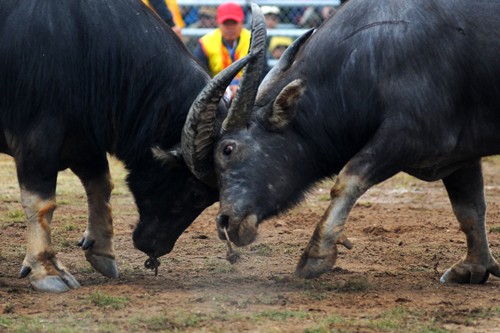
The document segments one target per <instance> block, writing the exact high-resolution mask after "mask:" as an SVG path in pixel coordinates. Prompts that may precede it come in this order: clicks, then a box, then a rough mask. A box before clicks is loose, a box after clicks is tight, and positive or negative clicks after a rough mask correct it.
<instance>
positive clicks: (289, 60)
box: [257, 29, 314, 100]
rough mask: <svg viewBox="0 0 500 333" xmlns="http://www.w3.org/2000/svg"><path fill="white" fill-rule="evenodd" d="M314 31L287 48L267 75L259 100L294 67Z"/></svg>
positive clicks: (260, 90)
mask: <svg viewBox="0 0 500 333" xmlns="http://www.w3.org/2000/svg"><path fill="white" fill-rule="evenodd" d="M313 32H314V29H309V30H308V31H306V32H305V33H304V34H302V35H301V36H300V37H299V38H297V39H296V40H294V41H293V43H292V44H291V45H290V46H289V47H287V49H286V50H285V52H284V53H283V54H282V55H281V57H280V60H279V61H278V63H277V64H276V65H275V66H274V67H273V68H272V69H271V70H270V71H269V73H267V75H266V77H265V78H264V79H263V80H262V83H261V84H260V87H259V92H258V95H257V100H260V96H262V95H263V94H264V93H265V92H267V91H268V90H269V89H271V88H273V87H274V86H275V82H274V80H276V79H277V78H278V77H279V75H280V74H281V73H282V72H284V71H286V70H287V69H288V68H290V66H292V64H293V61H294V60H295V56H296V55H297V53H298V52H299V49H300V47H301V46H302V45H303V44H304V43H305V42H306V40H307V39H308V38H309V37H310V36H311V35H312V34H313Z"/></svg>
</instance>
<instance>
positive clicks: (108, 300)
mask: <svg viewBox="0 0 500 333" xmlns="http://www.w3.org/2000/svg"><path fill="white" fill-rule="evenodd" d="M89 298H90V301H91V302H92V304H94V305H97V306H99V307H103V308H112V309H115V310H117V309H121V308H123V307H125V306H126V305H127V304H128V298H127V297H121V296H111V295H106V294H103V293H101V292H93V293H91V294H90V296H89Z"/></svg>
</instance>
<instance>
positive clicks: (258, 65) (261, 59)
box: [221, 3, 267, 133]
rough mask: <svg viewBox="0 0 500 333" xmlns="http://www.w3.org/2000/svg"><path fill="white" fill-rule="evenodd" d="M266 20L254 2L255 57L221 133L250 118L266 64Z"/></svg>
mask: <svg viewBox="0 0 500 333" xmlns="http://www.w3.org/2000/svg"><path fill="white" fill-rule="evenodd" d="M266 38H267V33H266V20H265V18H264V15H263V14H262V11H261V10H260V7H259V6H258V5H256V4H255V3H252V40H251V42H250V52H251V53H253V54H255V58H254V59H252V61H250V63H249V64H248V66H247V68H246V69H245V73H244V74H243V78H242V79H241V82H240V85H239V88H238V91H237V93H236V97H235V98H234V101H233V102H232V104H231V107H230V108H229V112H228V115H227V117H226V119H224V122H223V123H222V128H221V133H223V132H227V131H230V130H234V129H239V128H244V127H246V126H247V124H248V122H249V120H250V114H251V112H252V108H253V105H254V102H255V96H256V95H257V88H258V87H259V83H260V79H261V77H262V73H263V72H264V67H265V65H266V52H265V48H266Z"/></svg>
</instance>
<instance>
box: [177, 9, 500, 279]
mask: <svg viewBox="0 0 500 333" xmlns="http://www.w3.org/2000/svg"><path fill="white" fill-rule="evenodd" d="M498 13H500V2H498V1H483V0H479V1H470V0H455V1H444V0H441V1H439V0H407V1H399V0H387V1H372V0H351V1H349V2H347V3H346V4H345V5H344V6H343V7H342V8H341V9H340V10H339V11H338V12H337V14H336V15H334V16H333V17H332V18H330V20H328V21H327V22H325V23H324V24H323V25H322V26H321V27H319V28H318V29H317V30H316V31H315V32H314V33H312V32H309V33H307V34H305V35H304V36H302V37H301V38H299V39H298V40H297V41H296V43H295V44H294V45H292V46H291V47H290V48H289V49H288V50H287V53H286V54H285V55H284V56H283V58H281V60H280V61H279V63H278V65H277V67H276V68H274V69H273V70H272V71H271V72H270V73H269V74H268V75H267V76H266V78H265V79H264V81H263V82H262V83H261V84H260V86H259V87H258V93H257V96H256V100H255V101H249V102H248V103H244V104H241V105H240V106H238V107H236V106H235V110H241V111H242V112H238V111H235V112H234V114H241V113H242V114H244V115H245V116H240V117H239V118H238V119H234V118H230V116H228V118H227V119H226V120H225V124H226V125H228V126H225V127H224V126H223V128H222V129H221V130H220V131H219V132H218V133H219V135H218V137H217V139H216V142H215V146H214V156H213V159H214V160H215V172H216V174H217V175H218V181H219V187H220V212H219V213H220V214H219V216H218V220H217V224H218V229H219V233H220V236H221V238H224V228H227V233H228V235H229V238H230V239H231V241H233V242H234V243H236V244H237V245H246V244H249V243H251V242H252V241H253V240H254V239H255V237H256V234H257V228H258V225H259V223H260V222H261V221H262V220H263V219H266V218H268V217H270V216H273V215H275V214H277V213H280V212H283V211H284V210H286V209H287V208H289V207H291V206H292V205H293V204H295V203H297V202H298V201H299V200H300V199H301V198H302V197H303V194H304V193H305V192H306V191H307V190H308V189H309V188H310V187H311V185H313V184H314V183H315V182H316V181H318V180H320V179H323V178H325V177H329V176H331V175H333V174H336V175H338V176H337V177H336V180H335V183H334V185H333V187H332V189H331V203H330V205H329V207H328V209H327V211H326V212H325V214H324V216H323V218H322V219H321V220H320V221H319V223H318V225H317V227H316V229H315V231H314V234H313V236H312V238H311V240H310V242H309V244H308V246H307V247H306V249H305V251H304V253H303V255H302V257H301V259H300V261H299V264H298V267H297V271H296V273H297V274H298V275H299V276H302V277H306V278H309V277H316V276H318V275H320V274H322V273H324V272H327V271H329V270H331V268H332V266H333V264H334V263H335V259H336V253H337V252H336V244H337V243H339V242H340V243H343V244H344V245H347V246H350V244H349V242H348V240H347V239H346V238H345V236H344V235H343V230H344V224H345V222H346V220H347V217H348V215H349V212H350V211H351V209H352V207H353V206H354V204H355V202H356V200H357V199H358V198H359V197H360V196H361V195H362V194H363V193H365V191H366V190H368V189H369V188H370V187H371V186H373V185H375V184H377V183H380V182H382V181H384V180H386V179H388V178H389V177H391V176H393V175H395V174H396V173H398V172H400V171H403V172H406V173H409V174H411V175H413V176H416V177H418V178H420V179H423V180H426V181H435V180H439V179H441V180H442V181H443V183H444V185H445V187H446V190H447V191H448V195H449V198H450V200H451V204H452V206H453V211H454V213H455V215H456V218H457V220H458V222H459V224H460V228H461V230H462V231H463V232H464V233H465V235H466V238H467V255H466V256H465V258H464V259H463V260H460V261H459V262H458V263H457V264H455V265H454V266H453V267H451V268H450V269H448V270H447V271H446V272H445V273H444V275H443V276H442V278H441V281H442V282H459V283H482V282H484V281H486V280H487V278H488V276H489V274H490V273H491V274H493V275H496V276H500V267H499V265H498V263H497V262H496V261H495V259H494V258H493V256H492V254H491V251H490V249H489V245H488V240H487V236H486V230H485V229H486V227H485V211H486V204H485V198H484V194H483V179H482V171H481V163H480V160H481V157H482V156H487V155H494V154H498V153H500V57H499V55H500V20H499V19H498ZM255 61H256V60H255ZM253 65H254V64H253V63H250V64H249V67H248V68H247V72H250V66H253ZM252 70H254V69H252ZM204 93H207V94H209V95H210V94H211V92H210V91H206V92H204ZM252 107H253V108H252ZM248 110H252V112H248ZM202 111H203V110H202V109H200V110H198V111H197V112H201V113H202ZM188 123H190V121H187V122H186V124H188ZM199 126H207V124H199ZM191 127H196V126H195V125H193V124H191ZM197 140H204V135H203V133H202V132H200V133H199V134H198V135H187V136H186V139H183V145H184V147H186V149H189V148H190V147H191V145H192V144H191V141H193V142H196V141H197ZM195 155H196V154H195ZM192 160H193V161H194V165H195V166H198V165H200V164H203V159H202V157H200V158H194V159H192ZM193 170H195V169H193ZM201 176H202V175H201Z"/></svg>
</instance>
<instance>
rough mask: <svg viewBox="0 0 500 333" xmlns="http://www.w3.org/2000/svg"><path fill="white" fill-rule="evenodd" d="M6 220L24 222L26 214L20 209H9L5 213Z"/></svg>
mask: <svg viewBox="0 0 500 333" xmlns="http://www.w3.org/2000/svg"><path fill="white" fill-rule="evenodd" d="M5 215H6V220H7V221H9V222H24V221H26V215H25V214H24V210H22V209H14V210H9V211H8V212H7V213H6V214H5Z"/></svg>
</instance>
